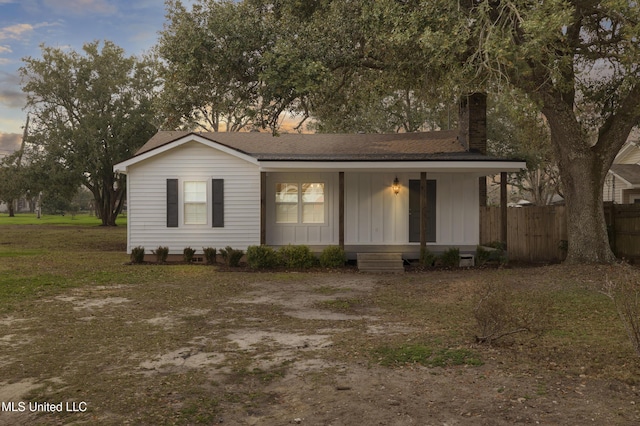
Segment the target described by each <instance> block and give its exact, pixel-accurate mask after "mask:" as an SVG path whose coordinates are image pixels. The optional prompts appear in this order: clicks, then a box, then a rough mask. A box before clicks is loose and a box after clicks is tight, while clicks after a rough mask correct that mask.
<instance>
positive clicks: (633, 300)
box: [603, 266, 640, 356]
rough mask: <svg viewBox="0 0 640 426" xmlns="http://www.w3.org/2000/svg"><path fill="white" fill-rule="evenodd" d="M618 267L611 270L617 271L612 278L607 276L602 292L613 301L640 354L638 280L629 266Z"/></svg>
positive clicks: (630, 338) (639, 292)
mask: <svg viewBox="0 0 640 426" xmlns="http://www.w3.org/2000/svg"><path fill="white" fill-rule="evenodd" d="M618 268H619V269H618V270H616V269H614V271H613V272H614V273H615V272H617V273H616V276H615V277H614V278H613V279H611V278H609V276H607V279H606V282H605V285H604V291H603V292H604V294H606V295H607V296H608V297H609V298H610V299H611V300H612V301H613V303H614V305H615V307H616V310H617V311H618V317H619V318H620V320H621V321H622V324H623V325H624V328H625V330H626V332H627V336H628V337H629V340H630V341H631V344H632V345H633V349H634V350H635V352H636V354H637V355H639V356H640V282H639V281H638V275H637V273H636V274H634V272H633V270H632V269H631V267H629V266H619V267H618Z"/></svg>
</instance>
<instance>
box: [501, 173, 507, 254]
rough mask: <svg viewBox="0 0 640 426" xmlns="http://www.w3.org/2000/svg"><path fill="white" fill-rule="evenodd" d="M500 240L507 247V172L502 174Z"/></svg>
mask: <svg viewBox="0 0 640 426" xmlns="http://www.w3.org/2000/svg"><path fill="white" fill-rule="evenodd" d="M500 240H501V242H502V244H504V247H505V249H506V247H507V172H500Z"/></svg>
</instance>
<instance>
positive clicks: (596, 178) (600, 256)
mask: <svg viewBox="0 0 640 426" xmlns="http://www.w3.org/2000/svg"><path fill="white" fill-rule="evenodd" d="M600 166H601V164H598V162H597V157H596V156H595V155H589V156H587V157H586V158H580V159H577V158H576V159H574V160H573V161H572V162H571V163H570V164H563V165H561V170H563V173H562V182H563V185H564V195H565V203H566V207H567V219H568V220H567V234H568V240H569V249H568V251H567V259H566V262H567V263H612V262H615V261H616V258H615V256H614V254H613V252H612V251H611V247H610V245H609V236H608V234H607V225H606V221H605V216H604V210H603V205H602V186H603V184H604V175H603V174H602V173H600V172H599V168H600Z"/></svg>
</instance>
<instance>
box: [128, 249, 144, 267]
mask: <svg viewBox="0 0 640 426" xmlns="http://www.w3.org/2000/svg"><path fill="white" fill-rule="evenodd" d="M142 262H144V247H142V246H138V247H134V248H133V249H131V263H142Z"/></svg>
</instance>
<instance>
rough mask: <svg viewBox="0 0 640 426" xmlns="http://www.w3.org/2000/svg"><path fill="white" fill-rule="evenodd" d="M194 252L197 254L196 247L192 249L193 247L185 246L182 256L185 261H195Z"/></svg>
mask: <svg viewBox="0 0 640 426" xmlns="http://www.w3.org/2000/svg"><path fill="white" fill-rule="evenodd" d="M194 254H196V250H195V249H192V248H191V247H185V249H184V250H183V251H182V258H183V259H184V261H185V262H187V263H191V262H193V255H194Z"/></svg>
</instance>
